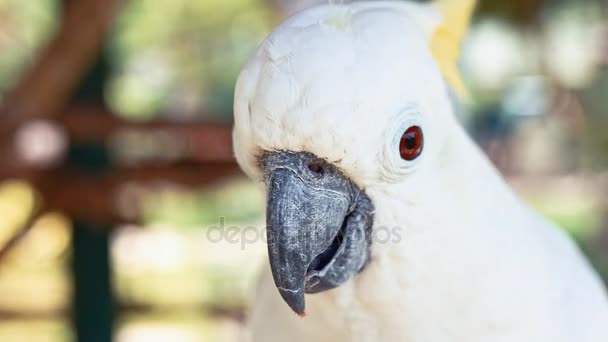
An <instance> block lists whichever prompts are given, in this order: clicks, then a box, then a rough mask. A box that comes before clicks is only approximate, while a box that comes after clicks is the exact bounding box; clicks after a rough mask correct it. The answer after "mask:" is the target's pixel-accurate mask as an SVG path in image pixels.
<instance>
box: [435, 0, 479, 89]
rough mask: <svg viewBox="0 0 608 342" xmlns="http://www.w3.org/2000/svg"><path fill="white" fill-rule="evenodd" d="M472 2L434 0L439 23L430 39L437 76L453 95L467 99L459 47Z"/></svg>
mask: <svg viewBox="0 0 608 342" xmlns="http://www.w3.org/2000/svg"><path fill="white" fill-rule="evenodd" d="M476 2H477V1H476V0H437V1H435V3H434V4H433V5H434V6H435V7H436V8H437V9H438V10H439V13H440V14H441V23H440V24H439V26H438V27H437V28H436V29H435V31H434V32H433V34H432V36H431V43H430V47H431V53H432V54H433V57H434V58H435V61H436V62H437V64H439V68H440V69H441V73H442V74H443V77H444V78H445V79H446V81H447V82H448V83H449V84H450V86H451V87H452V88H453V89H454V91H456V93H457V94H459V95H460V96H462V97H463V98H468V92H467V89H466V86H465V84H464V82H463V81H462V77H461V76H460V71H459V70H458V57H459V56H460V44H461V42H462V40H463V38H464V36H465V34H466V32H467V29H468V27H469V24H470V22H471V16H472V14H473V10H474V9H475V4H476Z"/></svg>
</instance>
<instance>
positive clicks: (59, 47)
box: [0, 0, 121, 137]
mask: <svg viewBox="0 0 608 342" xmlns="http://www.w3.org/2000/svg"><path fill="white" fill-rule="evenodd" d="M120 2H121V1H120V0H101V1H100V0H70V1H66V2H65V6H64V10H63V15H62V20H61V24H60V27H59V29H58V32H57V33H56V34H55V35H54V37H53V38H52V40H51V41H50V42H49V43H48V45H47V47H46V48H45V49H44V50H43V51H42V52H41V53H40V54H39V56H38V58H37V60H36V61H35V62H34V64H33V65H32V66H31V67H30V68H29V70H28V71H27V72H26V73H25V75H24V76H23V77H22V79H21V80H20V81H19V82H18V83H17V85H16V86H15V87H14V88H13V89H12V91H11V92H10V93H9V94H8V96H7V97H6V103H5V104H4V106H3V108H2V109H0V118H1V121H0V122H1V124H0V133H1V136H3V137H4V136H6V135H9V136H10V133H12V132H14V130H15V128H16V127H17V126H18V125H19V124H20V123H21V122H22V121H23V120H26V119H28V118H36V117H49V116H53V115H57V114H59V113H60V112H61V110H62V108H63V106H64V105H65V103H66V102H67V100H68V99H69V97H70V95H71V93H72V91H73V90H74V88H75V87H76V85H77V84H78V82H79V81H80V79H81V77H82V75H83V73H84V72H85V71H86V70H87V69H88V68H90V67H91V63H92V62H93V61H94V59H95V57H96V56H97V54H98V53H99V51H100V50H101V47H102V46H103V44H104V42H105V37H106V34H107V32H108V31H109V29H110V28H111V24H112V21H113V18H114V16H115V14H116V12H117V9H118V5H119V3H120Z"/></svg>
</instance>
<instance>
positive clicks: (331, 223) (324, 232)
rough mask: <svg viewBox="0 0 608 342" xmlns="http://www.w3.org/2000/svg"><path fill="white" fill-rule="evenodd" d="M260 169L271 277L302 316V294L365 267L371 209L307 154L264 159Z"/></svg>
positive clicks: (339, 281) (282, 154)
mask: <svg viewBox="0 0 608 342" xmlns="http://www.w3.org/2000/svg"><path fill="white" fill-rule="evenodd" d="M262 166H263V168H264V172H265V175H266V185H267V208H266V220H267V233H268V234H267V235H268V254H269V257H270V267H271V270H272V275H273V278H274V282H275V284H276V286H277V288H278V289H279V292H280V294H281V296H282V297H283V299H284V300H285V301H286V302H287V304H288V305H289V306H290V307H291V308H292V310H293V311H295V312H296V313H297V314H303V313H304V310H305V300H304V294H305V293H316V292H321V291H324V290H328V289H332V288H334V287H337V286H339V285H341V284H342V283H344V282H346V281H347V280H348V279H350V278H351V277H353V276H354V275H356V274H357V273H358V272H360V271H361V270H362V268H363V267H364V266H365V264H366V262H367V260H368V257H369V244H370V239H369V237H370V231H371V225H372V220H373V208H372V205H371V201H370V200H369V198H368V197H367V196H366V195H365V194H364V193H363V192H362V191H361V190H359V189H358V188H357V186H355V185H354V184H353V182H352V181H350V180H349V179H348V178H347V177H346V176H345V175H344V174H342V173H341V172H340V171H339V170H338V169H337V168H336V167H335V166H333V165H331V164H329V163H327V162H326V161H323V160H321V159H319V158H317V157H315V156H314V155H312V154H310V153H306V152H300V153H294V152H273V153H267V154H266V155H264V157H263V159H262Z"/></svg>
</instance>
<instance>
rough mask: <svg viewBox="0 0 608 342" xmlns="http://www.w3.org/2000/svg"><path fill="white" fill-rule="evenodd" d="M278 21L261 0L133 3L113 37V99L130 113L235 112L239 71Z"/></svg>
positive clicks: (133, 115) (145, 0)
mask: <svg viewBox="0 0 608 342" xmlns="http://www.w3.org/2000/svg"><path fill="white" fill-rule="evenodd" d="M273 21H274V20H273V13H272V12H271V11H270V10H269V9H267V8H265V7H264V6H263V2H262V1H260V0H228V1H189V0H176V1H162V0H133V1H129V2H128V3H127V4H126V6H125V8H124V9H123V12H122V15H121V16H120V18H119V20H118V22H117V26H116V30H115V34H114V39H113V41H112V42H113V45H112V46H113V49H112V51H113V57H114V60H115V64H116V69H117V70H116V73H115V74H114V77H113V81H112V82H111V83H110V85H109V87H108V92H107V96H108V100H109V102H110V104H111V105H112V106H114V107H115V108H116V109H118V111H119V112H122V113H124V114H126V115H127V116H128V117H129V118H149V117H154V116H155V115H156V113H157V112H159V111H174V112H181V113H187V114H188V112H191V113H190V114H191V115H193V116H194V117H195V118H196V114H195V112H197V111H199V112H200V111H202V110H203V109H204V110H205V111H206V112H208V113H214V112H215V113H217V112H219V113H231V106H232V97H233V87H234V83H235V81H236V76H237V74H238V70H239V69H240V67H241V65H242V64H243V63H244V61H245V60H246V59H247V57H248V55H249V54H250V53H251V51H252V50H253V49H254V48H255V46H256V45H257V44H258V43H259V42H260V41H261V40H262V39H263V37H264V36H265V35H266V34H267V33H268V32H269V31H270V29H271V26H272V23H273Z"/></svg>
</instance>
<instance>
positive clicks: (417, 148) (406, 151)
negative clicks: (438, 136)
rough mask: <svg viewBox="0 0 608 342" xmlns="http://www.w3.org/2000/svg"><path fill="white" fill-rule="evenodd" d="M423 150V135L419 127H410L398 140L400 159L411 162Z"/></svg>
mask: <svg viewBox="0 0 608 342" xmlns="http://www.w3.org/2000/svg"><path fill="white" fill-rule="evenodd" d="M423 149H424V134H423V133H422V128H420V126H410V127H408V128H407V129H406V130H405V132H403V134H402V135H401V139H400V140H399V154H400V156H401V159H404V160H407V161H412V160H414V159H416V158H418V157H419V156H420V154H422V150H423Z"/></svg>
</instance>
